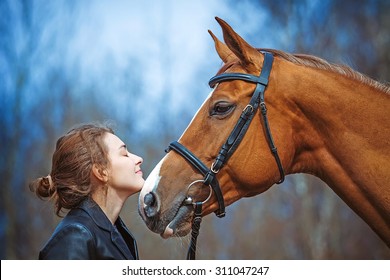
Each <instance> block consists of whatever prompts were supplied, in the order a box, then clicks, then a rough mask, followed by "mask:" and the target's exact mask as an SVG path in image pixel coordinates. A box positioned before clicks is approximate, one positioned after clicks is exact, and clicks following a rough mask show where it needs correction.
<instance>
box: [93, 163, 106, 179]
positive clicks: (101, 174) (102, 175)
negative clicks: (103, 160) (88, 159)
mask: <svg viewBox="0 0 390 280" xmlns="http://www.w3.org/2000/svg"><path fill="white" fill-rule="evenodd" d="M92 174H93V175H94V176H95V177H96V178H97V179H98V180H99V181H102V182H104V183H107V182H108V172H107V170H106V169H104V168H102V167H101V166H99V165H97V164H93V165H92Z"/></svg>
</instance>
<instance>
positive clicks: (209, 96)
mask: <svg viewBox="0 0 390 280" xmlns="http://www.w3.org/2000/svg"><path fill="white" fill-rule="evenodd" d="M217 87H218V85H215V87H214V88H213V89H212V90H211V92H210V93H209V95H208V96H207V97H206V99H205V100H204V101H203V104H202V105H201V106H200V107H199V108H198V110H197V111H196V113H195V115H194V116H193V117H192V120H191V121H190V123H189V124H188V126H187V128H186V129H185V130H184V132H183V134H182V135H181V136H180V138H179V141H180V139H182V138H183V136H184V135H185V134H186V132H187V131H188V129H189V128H190V127H191V124H192V123H193V122H194V121H195V119H196V118H197V116H198V115H199V112H200V111H201V109H202V108H203V107H204V106H205V104H206V103H207V102H208V100H210V98H211V96H212V94H213V93H214V91H215V90H216V89H217Z"/></svg>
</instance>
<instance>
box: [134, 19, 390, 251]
mask: <svg viewBox="0 0 390 280" xmlns="http://www.w3.org/2000/svg"><path fill="white" fill-rule="evenodd" d="M216 19H217V21H218V23H219V24H220V26H221V27H222V30H223V37H224V41H225V43H223V42H221V41H219V40H218V39H217V38H216V37H215V36H214V35H213V33H212V32H210V31H209V32H210V34H211V36H212V38H213V40H214V42H215V48H216V51H217V53H218V55H219V57H220V58H221V59H222V61H223V62H224V65H223V66H222V68H221V69H220V70H219V72H218V73H217V75H218V76H217V77H216V78H217V80H218V82H217V83H215V85H214V84H213V83H211V85H212V86H213V90H212V92H211V94H210V95H209V96H208V97H207V99H206V100H205V101H204V103H203V105H202V106H201V107H200V109H199V110H198V112H197V114H196V115H195V117H194V118H193V120H192V121H191V123H190V124H189V126H188V127H187V129H186V130H185V132H184V133H183V135H182V136H181V137H180V139H179V141H178V142H175V143H176V144H175V145H176V147H175V145H173V146H172V144H171V146H170V149H171V150H172V149H173V150H174V151H171V152H169V153H168V154H167V155H166V156H165V157H164V158H163V159H162V160H161V161H160V163H159V164H158V165H157V166H156V167H155V168H154V170H153V171H152V173H151V174H150V175H149V177H148V178H147V180H146V182H145V185H144V187H143V189H142V191H141V194H140V198H139V212H140V215H141V216H142V218H143V219H144V221H145V223H146V225H147V226H148V227H149V229H150V230H152V231H154V232H156V233H159V234H161V236H162V237H164V238H168V237H171V236H183V235H186V234H188V233H189V232H190V230H191V224H192V219H193V216H194V207H192V206H191V204H192V201H198V202H199V201H201V202H203V204H204V205H203V210H202V213H201V215H202V216H204V215H207V214H209V213H212V212H215V211H216V212H217V213H218V214H221V212H223V208H224V205H230V204H232V203H233V202H235V201H237V200H239V199H240V198H243V197H250V196H254V195H257V194H260V193H262V192H264V191H266V190H267V189H269V188H270V187H271V186H272V185H274V183H276V182H278V181H280V179H281V176H282V177H283V176H284V175H283V171H284V172H285V173H286V175H287V174H293V173H307V174H312V175H314V176H317V177H319V178H320V179H321V180H323V181H324V182H325V183H326V184H327V185H328V186H329V187H330V188H332V190H333V191H334V192H335V193H336V194H337V195H338V196H339V197H340V198H341V199H342V200H343V201H344V202H345V203H347V205H349V207H351V209H352V210H353V211H355V212H356V213H357V214H358V215H359V216H360V217H361V218H362V219H363V220H364V221H365V222H366V223H367V224H368V225H369V226H370V227H371V228H372V229H373V230H374V231H375V232H376V233H377V234H378V235H379V237H380V238H381V239H382V240H384V242H385V243H386V244H387V246H390V185H389V183H390V88H389V87H387V86H385V85H383V84H380V83H379V82H376V81H373V80H371V79H369V78H368V77H366V76H364V75H362V74H360V73H358V72H356V71H354V70H352V69H350V68H349V67H346V66H340V65H334V64H330V63H328V62H326V61H324V60H322V59H320V58H317V57H313V56H309V55H291V54H288V53H285V52H281V51H275V50H259V49H256V48H253V47H252V46H250V45H249V44H248V43H247V42H246V41H244V40H243V39H242V38H241V37H240V36H239V35H238V34H237V33H236V32H235V31H234V30H233V29H232V28H231V27H230V26H229V25H228V24H227V23H226V22H224V21H223V20H221V19H219V18H216ZM261 51H263V52H261ZM264 51H267V52H268V53H271V54H272V55H271V56H272V59H273V63H272V68H270V69H268V70H269V71H270V73H269V80H268V82H267V83H264V85H263V87H265V92H263V94H264V98H265V99H264V102H263V103H264V104H265V103H266V104H267V112H268V120H265V119H264V118H263V117H262V112H261V111H259V110H258V111H256V114H255V115H254V117H253V119H252V121H251V124H250V125H249V126H248V127H247V131H246V133H245V135H243V137H242V139H240V141H241V143H240V144H239V145H238V146H237V147H235V151H234V153H232V154H231V156H230V155H229V158H228V159H226V160H227V161H225V162H224V165H223V166H222V167H221V168H220V170H219V168H218V170H213V167H214V166H215V163H216V161H217V159H218V157H220V154H221V147H222V146H223V145H224V143H226V142H225V141H226V139H228V137H230V135H231V134H230V133H231V131H232V130H233V128H234V127H235V126H237V123H238V122H239V119H240V116H241V117H242V115H243V113H242V112H243V111H245V110H246V108H247V104H248V103H250V100H251V98H252V95H253V94H254V92H256V91H257V85H256V84H255V83H254V82H253V81H252V82H251V81H247V80H243V78H242V79H232V78H230V79H226V80H223V79H222V80H221V76H223V75H225V76H227V77H229V74H232V75H233V76H234V77H237V73H239V74H238V76H239V75H242V74H244V75H248V76H251V77H255V76H256V78H257V76H259V73H261V72H262V70H264V68H265V66H264V64H265V62H264V61H265V57H266V56H265V53H264ZM263 72H264V71H263ZM221 74H222V75H221ZM239 77H241V76H239ZM268 133H270V134H271V135H268ZM273 145H275V146H276V147H277V150H276V148H275V147H274V146H273ZM178 147H179V148H178ZM270 148H271V151H270ZM183 150H188V151H189V152H183ZM222 150H223V149H222ZM275 151H277V152H276V153H275ZM191 157H193V158H195V160H193V159H192V160H191ZM278 160H279V163H278ZM199 162H200V163H199ZM196 163H198V164H199V165H202V164H203V165H202V166H203V167H202V166H201V167H199V166H198V167H196ZM204 166H208V167H207V168H206V169H207V170H205V172H200V171H202V168H204ZM281 167H282V169H281ZM208 168H210V169H208ZM212 171H215V172H212ZM202 173H203V174H202ZM206 173H207V174H212V175H213V176H214V177H213V178H211V180H208V183H205V181H206V178H205V174H206ZM207 174H206V175H207ZM206 177H207V176H206ZM214 181H215V182H218V184H217V185H218V186H217V187H213V188H211V184H210V182H214ZM215 182H214V183H215ZM219 185H220V186H221V188H220V189H219ZM209 186H210V188H209ZM218 191H219V192H220V195H219V194H218ZM212 193H213V194H214V195H212ZM189 196H190V197H189ZM220 197H222V201H220ZM189 199H190V202H189V203H187V202H188V201H187V200H189ZM221 210H222V211H221ZM218 211H219V212H218ZM222 214H223V213H222Z"/></svg>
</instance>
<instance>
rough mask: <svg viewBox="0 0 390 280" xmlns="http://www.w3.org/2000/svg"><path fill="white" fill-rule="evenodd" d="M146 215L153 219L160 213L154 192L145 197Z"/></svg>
mask: <svg viewBox="0 0 390 280" xmlns="http://www.w3.org/2000/svg"><path fill="white" fill-rule="evenodd" d="M144 203H145V208H144V211H145V214H146V216H147V217H148V218H152V217H154V216H156V215H157V213H158V211H159V205H158V200H157V198H156V195H155V194H154V193H153V192H150V193H147V194H146V195H145V197H144Z"/></svg>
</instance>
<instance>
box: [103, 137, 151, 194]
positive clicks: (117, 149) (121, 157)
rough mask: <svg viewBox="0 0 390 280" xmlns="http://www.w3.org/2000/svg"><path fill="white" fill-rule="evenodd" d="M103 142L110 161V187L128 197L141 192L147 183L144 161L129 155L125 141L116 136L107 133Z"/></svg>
mask: <svg viewBox="0 0 390 280" xmlns="http://www.w3.org/2000/svg"><path fill="white" fill-rule="evenodd" d="M103 141H104V143H105V144H106V146H107V148H108V158H109V161H110V166H109V170H108V171H109V179H108V185H109V186H111V187H112V188H113V189H115V190H116V191H117V192H119V193H125V194H126V195H128V196H130V195H132V194H134V193H137V192H139V191H140V190H141V188H142V186H143V184H144V182H145V180H144V179H143V178H142V175H143V174H142V170H141V164H142V162H143V159H142V158H141V157H139V156H137V155H134V154H132V153H129V152H128V151H127V148H126V145H125V144H124V143H123V141H122V140H121V139H119V137H117V136H116V135H114V134H111V133H106V135H105V136H104V139H103Z"/></svg>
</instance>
